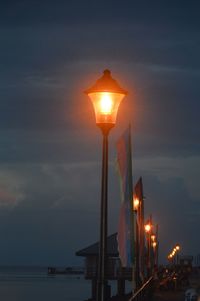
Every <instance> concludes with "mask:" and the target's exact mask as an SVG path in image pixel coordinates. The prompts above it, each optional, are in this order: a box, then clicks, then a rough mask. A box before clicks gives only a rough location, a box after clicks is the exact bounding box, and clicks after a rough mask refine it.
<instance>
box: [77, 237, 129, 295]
mask: <svg viewBox="0 0 200 301" xmlns="http://www.w3.org/2000/svg"><path fill="white" fill-rule="evenodd" d="M98 252H99V243H98V242H97V243H95V244H92V245H90V246H88V247H86V248H84V249H82V250H80V251H78V252H76V255H77V256H82V257H85V279H91V282H92V297H91V300H95V298H96V289H97V265H98ZM106 279H108V280H116V281H117V294H118V295H119V296H123V295H124V294H125V281H126V280H129V281H131V280H132V268H123V267H122V266H121V261H120V258H119V253H118V243H117V234H116V233H115V234H112V235H110V236H109V237H108V238H107V263H106Z"/></svg>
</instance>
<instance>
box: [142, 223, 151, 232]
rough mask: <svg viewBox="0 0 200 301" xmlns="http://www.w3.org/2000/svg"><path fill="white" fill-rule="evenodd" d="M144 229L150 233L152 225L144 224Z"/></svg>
mask: <svg viewBox="0 0 200 301" xmlns="http://www.w3.org/2000/svg"><path fill="white" fill-rule="evenodd" d="M144 229H145V231H146V232H147V233H149V232H150V230H151V225H150V224H146V225H145V226H144Z"/></svg>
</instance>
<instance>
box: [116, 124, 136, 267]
mask: <svg viewBox="0 0 200 301" xmlns="http://www.w3.org/2000/svg"><path fill="white" fill-rule="evenodd" d="M117 165H118V171H119V177H120V185H121V208H120V215H119V224H118V235H117V239H118V251H119V256H120V259H121V262H122V266H124V267H131V266H132V265H133V262H134V260H133V258H134V254H133V252H134V247H133V246H134V235H133V233H134V231H133V216H134V215H133V202H132V198H133V187H132V155H131V128H130V125H129V127H128V129H127V130H126V131H125V132H124V133H123V135H122V136H121V137H120V138H119V140H118V141H117Z"/></svg>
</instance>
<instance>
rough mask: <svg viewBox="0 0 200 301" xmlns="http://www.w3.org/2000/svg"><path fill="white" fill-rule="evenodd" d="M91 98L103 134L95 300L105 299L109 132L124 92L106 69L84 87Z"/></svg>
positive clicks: (113, 124) (103, 300) (114, 121)
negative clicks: (92, 83)
mask: <svg viewBox="0 0 200 301" xmlns="http://www.w3.org/2000/svg"><path fill="white" fill-rule="evenodd" d="M85 93H86V94H87V95H88V96H89V98H90V99H91V101H92V104H93V107H94V111H95V116H96V124H97V126H98V127H99V128H100V130H101V132H102V135H103V149H102V178H101V215H100V240H99V258H98V281H97V298H96V301H105V300H106V287H107V280H106V259H107V258H106V257H107V219H108V217H107V215H108V214H107V207H108V205H107V196H108V135H109V132H110V130H111V129H112V128H113V127H114V126H115V123H116V118H117V112H118V108H119V105H120V103H121V101H122V99H123V98H124V96H125V95H126V94H127V92H126V91H125V90H124V89H123V88H121V87H120V86H119V84H118V83H117V81H116V80H114V79H113V78H112V77H111V72H110V71H109V70H105V71H104V73H103V76H102V77H101V78H99V79H98V80H97V81H96V83H95V84H94V85H93V86H92V87H91V88H89V89H87V90H86V91H85Z"/></svg>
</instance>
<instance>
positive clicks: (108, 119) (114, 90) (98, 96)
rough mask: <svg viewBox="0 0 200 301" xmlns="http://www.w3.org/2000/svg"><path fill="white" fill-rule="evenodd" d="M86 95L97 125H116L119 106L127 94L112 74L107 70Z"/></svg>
mask: <svg viewBox="0 0 200 301" xmlns="http://www.w3.org/2000/svg"><path fill="white" fill-rule="evenodd" d="M85 93H86V94H87V95H88V96H89V97H90V99H91V101H92V104H93V107H94V111H95V117H96V123H97V125H101V124H102V125H103V124H110V125H111V126H114V125H115V123H116V118H117V112H118V108H119V105H120V103H121V101H122V99H123V98H124V96H125V95H126V94H127V91H125V90H124V89H122V88H121V87H120V86H119V84H118V83H117V81H116V80H115V79H113V78H112V77H111V72H110V71H109V70H105V71H104V73H103V76H102V77H101V78H99V79H98V80H97V81H96V83H95V84H94V85H93V86H92V87H91V88H89V89H87V90H86V91H85Z"/></svg>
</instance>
